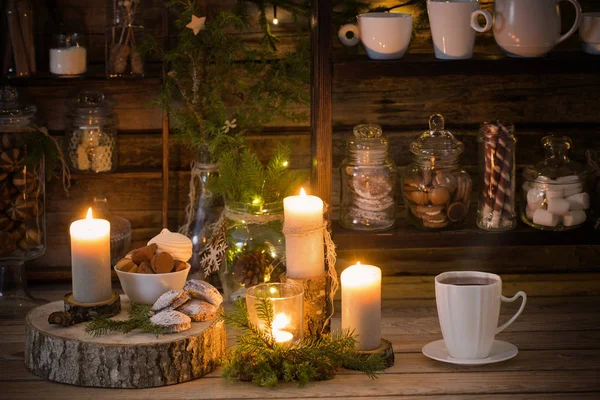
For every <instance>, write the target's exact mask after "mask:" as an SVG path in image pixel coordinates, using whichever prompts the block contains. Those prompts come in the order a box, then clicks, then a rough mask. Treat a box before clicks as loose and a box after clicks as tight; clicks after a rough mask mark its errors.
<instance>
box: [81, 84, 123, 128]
mask: <svg viewBox="0 0 600 400" xmlns="http://www.w3.org/2000/svg"><path fill="white" fill-rule="evenodd" d="M71 117H72V118H73V119H75V121H77V123H78V124H82V125H83V124H91V123H107V122H112V118H113V113H112V110H111V108H110V105H109V104H108V102H107V101H106V99H105V97H104V93H102V92H98V91H95V90H84V91H82V92H80V93H79V94H78V95H77V99H76V100H75V101H74V103H73V107H72V109H71Z"/></svg>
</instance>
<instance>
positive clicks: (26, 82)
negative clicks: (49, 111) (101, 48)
mask: <svg viewBox="0 0 600 400" xmlns="http://www.w3.org/2000/svg"><path fill="white" fill-rule="evenodd" d="M161 76H162V64H161V63H148V64H147V65H146V74H145V76H144V77H141V78H140V77H126V78H112V79H108V78H107V77H106V74H105V69H104V64H91V65H88V70H87V72H86V73H85V75H84V76H82V77H77V78H57V77H55V76H54V75H52V74H51V73H50V72H47V71H38V72H37V73H36V74H35V75H34V76H31V77H27V78H9V79H5V80H4V83H6V84H9V85H12V86H65V85H81V84H82V83H85V82H107V83H112V84H115V85H118V84H120V83H122V82H136V81H138V82H144V83H147V82H148V81H152V80H154V81H158V80H160V79H161Z"/></svg>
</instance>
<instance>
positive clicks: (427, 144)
mask: <svg viewBox="0 0 600 400" xmlns="http://www.w3.org/2000/svg"><path fill="white" fill-rule="evenodd" d="M410 150H411V152H412V154H413V162H412V163H411V164H409V165H408V166H407V167H406V171H405V173H404V176H403V178H402V194H403V197H404V204H405V206H406V208H407V213H408V221H409V222H410V223H411V224H412V225H414V226H416V227H417V228H420V229H425V230H438V229H445V228H448V227H451V226H454V225H457V224H460V223H462V222H463V221H464V220H465V218H466V217H467V212H468V210H469V201H470V198H471V178H470V176H469V174H468V173H467V172H466V171H464V170H463V169H462V168H461V166H460V164H459V161H460V156H461V154H462V153H463V151H464V145H463V144H462V143H461V142H460V141H459V140H457V139H456V138H455V137H454V135H453V134H452V133H450V132H449V131H447V130H445V128H444V117H442V116H441V115H440V114H436V115H432V116H431V117H430V118H429V131H426V132H425V133H423V134H422V135H420V136H419V137H418V138H417V139H416V140H415V141H414V142H412V143H411V145H410Z"/></svg>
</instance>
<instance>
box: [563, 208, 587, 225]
mask: <svg viewBox="0 0 600 400" xmlns="http://www.w3.org/2000/svg"><path fill="white" fill-rule="evenodd" d="M586 218H587V216H586V215H585V211H569V212H568V213H566V214H565V215H563V225H564V226H575V225H579V224H583V223H584V222H585V220H586Z"/></svg>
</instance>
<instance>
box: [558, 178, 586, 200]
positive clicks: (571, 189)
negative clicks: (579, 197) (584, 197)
mask: <svg viewBox="0 0 600 400" xmlns="http://www.w3.org/2000/svg"><path fill="white" fill-rule="evenodd" d="M562 190H563V192H564V195H565V197H567V196H571V195H573V194H577V193H581V192H583V184H582V183H581V182H579V183H570V184H568V185H562Z"/></svg>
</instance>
